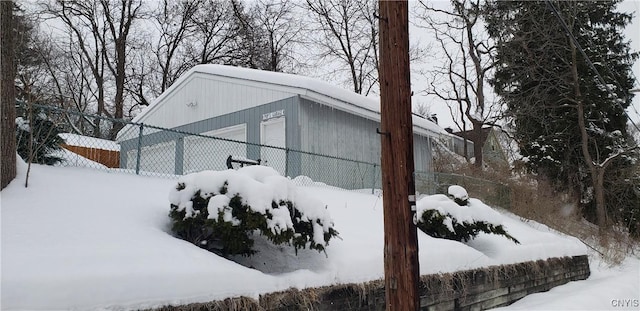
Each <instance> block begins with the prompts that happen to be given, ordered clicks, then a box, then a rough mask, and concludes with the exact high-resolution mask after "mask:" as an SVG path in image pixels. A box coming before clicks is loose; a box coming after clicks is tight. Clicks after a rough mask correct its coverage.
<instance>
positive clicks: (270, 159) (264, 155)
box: [260, 117, 287, 175]
mask: <svg viewBox="0 0 640 311" xmlns="http://www.w3.org/2000/svg"><path fill="white" fill-rule="evenodd" d="M260 144H262V145H269V146H274V147H281V148H285V147H286V146H287V141H286V129H285V118H284V117H279V118H276V119H271V120H267V121H263V122H261V123H260ZM260 159H262V163H261V164H263V165H266V166H270V167H273V168H274V169H276V170H277V171H278V172H279V173H280V174H282V175H285V169H286V167H287V164H286V152H285V150H282V149H275V148H267V147H262V148H261V149H260Z"/></svg>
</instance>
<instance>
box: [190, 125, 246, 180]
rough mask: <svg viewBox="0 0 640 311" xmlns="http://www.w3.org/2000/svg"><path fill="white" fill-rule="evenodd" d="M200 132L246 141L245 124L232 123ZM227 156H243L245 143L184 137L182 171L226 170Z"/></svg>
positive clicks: (244, 154) (244, 155)
mask: <svg viewBox="0 0 640 311" xmlns="http://www.w3.org/2000/svg"><path fill="white" fill-rule="evenodd" d="M202 134H203V135H207V136H213V137H219V138H225V139H231V140H236V141H241V142H246V141H247V126H246V124H240V125H234V126H230V127H225V128H222V129H218V130H215V131H211V132H206V133H202ZM229 156H233V157H236V158H245V157H246V156H247V146H246V144H244V143H237V142H230V141H225V140H219V139H213V138H208V137H200V136H188V137H185V138H184V162H183V163H184V167H183V172H184V173H185V174H189V173H193V172H199V171H202V170H226V169H227V157H229Z"/></svg>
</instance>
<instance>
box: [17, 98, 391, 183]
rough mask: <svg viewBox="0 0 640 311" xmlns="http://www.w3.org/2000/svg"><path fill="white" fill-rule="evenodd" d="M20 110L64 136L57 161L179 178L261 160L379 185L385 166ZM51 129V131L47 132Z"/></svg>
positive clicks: (40, 109)
mask: <svg viewBox="0 0 640 311" xmlns="http://www.w3.org/2000/svg"><path fill="white" fill-rule="evenodd" d="M18 113H19V115H21V118H22V119H23V120H24V122H25V123H32V122H29V120H31V119H33V118H39V119H46V120H50V121H52V122H53V123H54V124H55V125H56V126H55V128H56V129H57V131H58V132H60V133H59V134H58V135H59V136H60V137H61V138H63V139H64V143H63V144H61V146H62V149H61V150H58V151H55V154H56V156H58V157H59V158H62V161H60V162H59V163H57V164H56V165H59V166H81V167H90V168H97V169H103V170H111V171H120V172H126V173H130V174H137V175H145V176H157V177H169V178H175V177H176V176H179V175H184V174H189V173H193V172H198V171H202V170H225V169H228V168H234V169H237V168H239V167H242V166H245V165H253V164H260V165H265V166H269V167H272V168H274V169H275V170H276V171H278V172H279V173H280V174H282V175H284V176H290V177H292V178H295V177H297V176H307V177H309V178H303V177H300V178H298V179H297V181H298V182H299V183H301V184H310V183H311V182H315V183H324V184H328V185H332V186H336V187H341V188H346V189H375V188H380V179H381V171H380V165H379V164H377V163H370V162H364V161H357V160H351V159H345V158H340V157H335V156H328V155H322V154H316V153H311V152H305V151H300V150H292V149H288V148H282V147H276V146H269V145H260V144H253V143H248V142H243V141H239V140H233V139H225V138H220V137H214V136H212V135H204V134H198V133H189V132H184V131H179V130H175V129H167V128H161V127H157V126H152V125H147V124H143V123H135V122H128V121H123V120H120V119H113V118H109V117H105V116H97V115H89V114H84V113H81V112H77V111H69V110H64V109H60V108H56V107H51V106H43V105H35V104H33V105H31V107H27V105H25V104H23V105H19V106H18ZM119 132H120V134H118V133H119ZM74 133H86V134H84V135H80V134H74ZM40 134H43V133H39V135H40ZM53 134H54V132H53V131H52V132H50V133H45V135H53ZM55 134H57V133H55ZM92 136H101V137H105V138H95V137H92ZM116 138H117V139H116ZM116 140H117V141H116Z"/></svg>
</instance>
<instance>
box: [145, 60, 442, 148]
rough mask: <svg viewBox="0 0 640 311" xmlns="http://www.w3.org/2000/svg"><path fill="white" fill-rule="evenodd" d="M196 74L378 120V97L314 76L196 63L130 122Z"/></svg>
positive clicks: (417, 122) (418, 122) (429, 125)
mask: <svg viewBox="0 0 640 311" xmlns="http://www.w3.org/2000/svg"><path fill="white" fill-rule="evenodd" d="M196 73H201V74H209V75H216V76H221V77H228V78H235V79H242V80H247V81H254V82H260V83H264V84H268V85H277V86H285V87H290V88H294V89H297V90H295V92H297V93H298V94H300V95H301V96H302V97H305V98H309V99H312V100H314V101H316V102H319V103H322V104H325V105H329V106H334V108H337V109H340V110H345V111H348V112H351V113H360V114H362V115H368V116H369V117H371V118H374V119H375V120H380V101H379V99H378V98H373V97H367V96H364V95H361V94H357V93H354V92H351V91H349V90H346V89H343V88H341V87H338V86H335V85H332V84H329V83H327V82H324V81H320V80H318V79H315V78H310V77H305V76H300V75H294V74H287V73H281V72H273V71H264V70H257V69H249V68H241V67H233V66H225V65H216V64H205V65H197V66H195V67H193V68H191V69H190V70H189V71H187V72H186V73H185V74H183V75H182V76H181V77H180V78H179V79H178V80H177V81H176V82H175V83H174V84H173V85H172V86H171V87H170V88H169V89H168V90H167V91H165V92H164V93H162V94H161V95H160V96H159V97H158V98H156V100H154V101H153V103H152V104H151V105H149V106H148V107H147V108H146V109H145V110H143V111H142V112H141V113H140V114H138V115H137V116H136V117H135V118H134V119H133V122H142V120H144V118H145V116H146V115H147V114H148V113H149V112H151V111H152V110H154V109H156V108H157V106H159V103H160V102H162V99H163V98H164V97H165V96H167V94H169V93H171V91H173V90H174V89H175V88H177V87H178V86H179V85H180V84H181V83H184V81H185V80H186V79H187V78H188V77H190V76H191V75H193V74H196ZM413 125H414V126H415V127H417V128H419V129H422V130H425V131H427V132H431V133H433V134H442V135H449V134H448V133H447V132H446V131H445V130H444V129H443V128H441V127H440V126H438V125H437V124H435V123H433V122H432V121H430V120H427V119H424V118H421V117H417V116H413Z"/></svg>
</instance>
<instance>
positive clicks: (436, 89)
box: [419, 0, 499, 168]
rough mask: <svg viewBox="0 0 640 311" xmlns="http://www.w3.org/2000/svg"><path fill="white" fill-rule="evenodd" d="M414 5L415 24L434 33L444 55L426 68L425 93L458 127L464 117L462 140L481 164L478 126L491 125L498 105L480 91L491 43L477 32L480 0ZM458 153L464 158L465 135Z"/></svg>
mask: <svg viewBox="0 0 640 311" xmlns="http://www.w3.org/2000/svg"><path fill="white" fill-rule="evenodd" d="M420 7H421V13H419V18H420V20H421V21H423V22H424V24H423V25H421V27H426V28H427V29H429V30H430V31H432V32H433V33H434V35H435V38H436V41H437V44H438V45H439V46H440V48H441V49H440V50H441V53H442V54H441V56H443V57H444V62H442V65H440V66H437V67H436V68H435V69H434V70H433V71H432V76H431V77H430V82H429V85H428V87H427V89H426V91H425V93H426V94H428V95H432V96H435V97H436V98H438V99H440V100H443V101H445V102H446V103H447V104H448V105H449V109H450V111H451V115H452V116H453V117H454V123H455V124H456V125H457V127H458V129H459V130H460V131H462V132H467V125H468V124H469V123H470V125H471V131H470V133H471V135H465V140H466V136H468V137H469V139H470V140H471V141H473V142H474V150H473V151H474V156H475V166H476V167H478V168H481V167H482V163H483V158H482V145H483V142H482V128H483V127H484V126H485V125H494V124H495V122H496V120H497V119H498V118H499V107H497V106H496V105H493V104H492V103H491V102H489V101H488V100H487V97H486V94H485V91H486V90H485V82H486V81H487V79H488V74H489V73H490V72H491V70H492V69H493V67H494V65H495V61H494V58H493V54H492V51H493V47H492V45H491V43H490V42H489V40H488V39H487V38H484V37H483V36H482V35H481V34H480V32H481V31H482V27H483V25H482V24H481V20H480V18H481V13H482V8H481V1H480V0H452V1H451V7H452V8H451V10H445V9H438V8H435V7H432V6H430V5H429V4H427V3H426V2H425V1H420ZM434 15H435V16H436V17H434ZM456 112H459V114H457V113H456ZM464 153H465V157H467V158H468V150H467V144H466V141H465V144H464Z"/></svg>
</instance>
